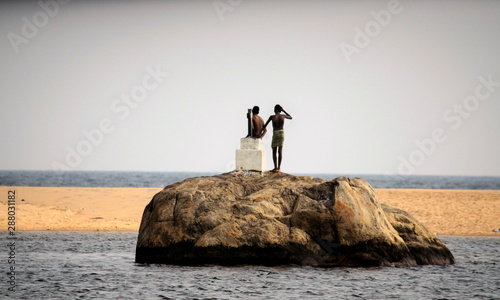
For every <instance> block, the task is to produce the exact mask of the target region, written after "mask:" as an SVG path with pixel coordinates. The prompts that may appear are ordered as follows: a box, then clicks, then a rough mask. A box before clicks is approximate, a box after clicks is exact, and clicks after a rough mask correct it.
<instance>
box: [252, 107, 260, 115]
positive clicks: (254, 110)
mask: <svg viewBox="0 0 500 300" xmlns="http://www.w3.org/2000/svg"><path fill="white" fill-rule="evenodd" d="M259 111H260V108H259V107H258V106H254V107H253V108H252V113H253V114H254V115H258V114H259Z"/></svg>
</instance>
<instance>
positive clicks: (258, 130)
mask: <svg viewBox="0 0 500 300" xmlns="http://www.w3.org/2000/svg"><path fill="white" fill-rule="evenodd" d="M259 111H260V109H259V107H258V106H254V107H253V109H252V113H253V117H252V137H253V138H256V139H262V138H263V137H264V135H266V132H267V129H265V128H264V120H263V119H262V118H261V117H260V116H259ZM262 129H264V130H262Z"/></svg>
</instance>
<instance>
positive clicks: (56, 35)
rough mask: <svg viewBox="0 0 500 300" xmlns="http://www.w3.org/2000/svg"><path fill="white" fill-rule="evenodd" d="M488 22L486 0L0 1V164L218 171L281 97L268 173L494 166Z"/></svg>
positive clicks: (458, 171)
mask: <svg viewBox="0 0 500 300" xmlns="http://www.w3.org/2000/svg"><path fill="white" fill-rule="evenodd" d="M499 31H500V2H499V1H480V0H479V1H416V0H413V1H409V0H408V1H396V0H390V1H379V0H376V1H373V0H370V1H347V0H346V1H276V0H266V1H263V0H262V1H255V0H221V1H212V0H211V1H105V2H104V1H78V0H73V1H67V0H66V1H62V0H60V1H56V0H41V1H2V2H0V53H1V57H0V105H1V109H0V128H1V129H0V138H1V140H2V146H1V147H0V155H1V160H0V169H1V170H105V171H190V172H191V171H196V172H221V173H222V172H228V171H232V170H233V169H234V167H235V150H236V149H238V148H239V143H240V139H241V138H242V137H245V136H246V133H247V120H246V111H247V109H248V108H252V107H253V106H254V105H258V106H259V107H260V110H261V113H260V115H261V116H262V117H263V118H264V120H267V119H268V117H269V116H270V115H271V114H273V108H274V105H276V104H281V105H282V106H283V108H284V109H285V110H286V111H287V112H288V113H290V114H291V115H292V117H293V120H287V121H286V123H285V135H286V138H285V145H284V148H283V163H282V171H284V172H288V173H330V174H346V175H348V174H399V175H472V176H500V158H499V157H500V155H499V154H500V55H499V53H500V35H499V34H498V32H499ZM270 129H271V128H270ZM271 137H272V130H270V131H268V133H267V135H266V136H265V137H264V139H263V149H264V150H266V160H267V168H268V169H272V166H273V164H272V155H271V154H272V151H271Z"/></svg>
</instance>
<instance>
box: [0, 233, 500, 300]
mask: <svg viewBox="0 0 500 300" xmlns="http://www.w3.org/2000/svg"><path fill="white" fill-rule="evenodd" d="M16 234H17V239H16V240H15V242H16V253H15V256H16V263H15V267H16V269H15V283H16V284H17V285H16V291H15V292H12V291H9V290H8V286H9V285H8V283H7V281H8V279H7V278H8V275H7V274H6V272H7V263H6V259H3V260H2V265H3V272H2V275H3V276H4V278H2V280H1V290H0V298H1V299H6V298H14V299H472V298H474V299H500V239H499V238H495V237H457V236H441V237H440V239H441V240H442V241H443V242H444V243H445V244H446V245H447V246H448V247H449V248H450V250H451V251H452V252H453V254H454V256H455V258H456V264H455V265H448V266H419V267H379V268H330V269H326V268H325V269H323V268H313V267H305V266H298V265H288V266H278V267H266V266H233V267H222V266H214V265H210V266H191V267H184V266H173V265H156V264H137V263H135V262H134V255H135V243H136V238H137V233H136V232H99V231H93V232H90V231H86V232H81V231H80V232H78V231H67V232H64V231H38V232H37V231H33V232H16ZM2 238H3V239H4V243H3V244H6V242H7V237H6V233H5V232H4V233H2ZM2 248H3V249H4V250H5V251H4V252H7V249H6V247H2Z"/></svg>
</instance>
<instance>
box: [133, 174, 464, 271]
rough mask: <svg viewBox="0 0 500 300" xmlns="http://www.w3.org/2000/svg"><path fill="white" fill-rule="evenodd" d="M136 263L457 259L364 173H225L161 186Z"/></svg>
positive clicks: (350, 263)
mask: <svg viewBox="0 0 500 300" xmlns="http://www.w3.org/2000/svg"><path fill="white" fill-rule="evenodd" d="M136 262H140V263H169V264H225V265H227V264H263V265H278V264H305V265H314V266H380V265H404V266H413V265H418V264H453V263H454V258H453V255H452V254H451V252H450V251H449V250H448V248H447V247H446V246H445V245H444V244H443V243H441V241H439V239H438V238H436V237H435V236H433V235H432V234H431V233H430V232H429V231H428V230H427V229H426V228H425V227H424V226H423V225H422V224H420V223H419V222H418V221H417V220H415V219H414V218H413V217H412V216H411V215H409V214H408V213H406V212H404V211H401V210H398V209H394V208H391V207H389V206H386V205H382V204H381V203H380V202H379V200H378V198H377V195H376V194H375V192H374V191H373V189H372V187H371V186H370V185H369V184H368V183H367V182H366V181H365V180H364V179H363V178H346V177H339V178H336V179H334V180H332V181H327V180H323V179H318V178H312V177H297V176H292V175H288V174H283V173H277V174H274V173H266V174H264V175H260V174H258V173H257V174H256V173H253V174H245V175H243V176H242V175H241V174H231V173H228V174H222V175H218V176H212V177H200V178H189V179H186V180H184V181H181V182H177V183H174V184H172V185H169V186H167V187H165V188H164V189H163V190H162V191H161V192H159V193H158V194H156V195H155V196H154V197H153V199H152V200H151V202H150V203H149V204H148V205H147V206H146V208H145V209H144V214H143V216H142V222H141V227H140V229H139V237H138V240H137V249H136Z"/></svg>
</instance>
